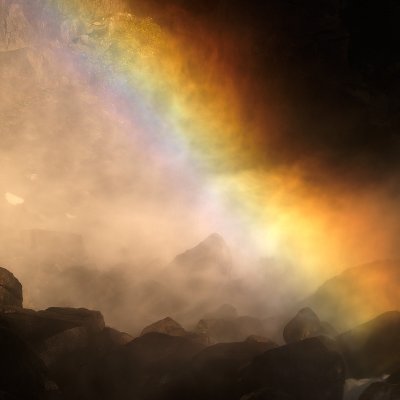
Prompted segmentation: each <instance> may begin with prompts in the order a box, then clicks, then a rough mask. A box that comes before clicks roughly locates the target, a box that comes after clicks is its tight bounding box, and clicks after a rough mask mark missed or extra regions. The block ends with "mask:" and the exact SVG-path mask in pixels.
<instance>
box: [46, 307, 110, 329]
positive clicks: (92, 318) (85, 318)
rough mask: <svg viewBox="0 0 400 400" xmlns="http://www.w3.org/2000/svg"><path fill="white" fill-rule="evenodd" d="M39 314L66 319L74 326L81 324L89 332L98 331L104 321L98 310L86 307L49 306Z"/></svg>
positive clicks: (103, 325)
mask: <svg viewBox="0 0 400 400" xmlns="http://www.w3.org/2000/svg"><path fill="white" fill-rule="evenodd" d="M38 314H39V315H40V316H46V318H54V319H57V320H59V321H66V322H69V323H71V324H74V326H83V327H85V328H87V329H88V330H89V331H90V332H99V331H101V330H103V329H104V327H105V323H104V318H103V315H102V314H101V312H100V311H93V310H88V309H86V308H71V307H50V308H48V309H46V310H44V311H39V312H38Z"/></svg>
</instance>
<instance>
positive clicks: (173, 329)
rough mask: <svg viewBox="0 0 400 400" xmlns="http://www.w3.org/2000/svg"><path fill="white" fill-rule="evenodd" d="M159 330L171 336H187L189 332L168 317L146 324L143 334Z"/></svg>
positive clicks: (158, 331)
mask: <svg viewBox="0 0 400 400" xmlns="http://www.w3.org/2000/svg"><path fill="white" fill-rule="evenodd" d="M150 332H157V333H164V334H166V335H171V336H186V335H187V332H186V331H185V329H183V328H182V327H181V326H180V325H179V324H178V323H177V322H176V321H174V320H173V319H172V318H170V317H167V318H164V319H162V320H160V321H157V322H154V323H153V324H151V325H149V326H146V327H145V328H144V329H143V330H142V333H141V336H143V335H145V334H146V333H150Z"/></svg>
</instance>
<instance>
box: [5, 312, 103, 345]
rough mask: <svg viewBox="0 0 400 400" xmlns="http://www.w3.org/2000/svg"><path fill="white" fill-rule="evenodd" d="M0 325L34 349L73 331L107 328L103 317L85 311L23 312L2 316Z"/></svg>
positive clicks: (91, 330) (88, 331)
mask: <svg viewBox="0 0 400 400" xmlns="http://www.w3.org/2000/svg"><path fill="white" fill-rule="evenodd" d="M0 321H1V322H2V323H3V324H5V325H6V326H7V327H8V328H9V329H11V330H12V331H14V332H16V333H17V334H18V335H19V336H20V337H21V338H23V339H24V340H25V341H26V342H28V343H29V344H31V345H32V346H33V347H34V348H37V347H40V346H41V344H42V343H44V342H45V341H46V340H47V339H48V338H51V337H53V336H55V335H58V334H60V333H62V332H65V331H68V330H71V329H74V328H82V330H84V331H86V332H87V333H88V334H92V333H96V332H100V331H102V330H103V328H104V319H103V316H102V315H101V313H100V312H98V311H92V310H87V309H84V308H77V309H74V308H58V307H52V308H48V309H47V310H43V311H33V310H28V309H20V310H14V311H12V312H7V313H3V314H0Z"/></svg>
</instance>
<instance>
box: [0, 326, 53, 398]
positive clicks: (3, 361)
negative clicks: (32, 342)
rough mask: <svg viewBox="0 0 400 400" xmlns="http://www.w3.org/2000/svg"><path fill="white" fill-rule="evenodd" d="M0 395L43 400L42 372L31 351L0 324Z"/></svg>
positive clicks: (43, 369) (42, 368) (43, 380)
mask: <svg viewBox="0 0 400 400" xmlns="http://www.w3.org/2000/svg"><path fill="white" fill-rule="evenodd" d="M0 351H1V357H0V371H1V373H0V393H1V394H0V396H3V397H0V398H4V399H18V400H19V399H32V400H36V399H38V400H39V399H43V398H44V396H45V391H46V371H45V367H44V365H43V363H42V362H41V361H40V359H39V358H38V357H37V356H36V355H35V354H34V352H33V351H32V350H31V349H30V348H29V347H28V346H27V345H26V344H25V343H24V342H23V341H22V340H21V339H20V338H19V337H18V336H17V335H16V334H15V333H14V332H12V331H10V330H9V329H7V328H5V327H3V326H1V327H0Z"/></svg>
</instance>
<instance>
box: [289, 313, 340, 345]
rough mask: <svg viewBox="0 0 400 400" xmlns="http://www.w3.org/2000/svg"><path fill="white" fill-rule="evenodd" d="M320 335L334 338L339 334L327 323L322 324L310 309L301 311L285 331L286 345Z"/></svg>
mask: <svg viewBox="0 0 400 400" xmlns="http://www.w3.org/2000/svg"><path fill="white" fill-rule="evenodd" d="M320 335H325V336H329V337H332V338H334V337H335V336H336V335H337V332H336V331H335V330H334V329H333V328H332V327H331V326H330V325H329V324H328V323H327V322H321V321H320V319H319V318H318V315H317V314H315V312H314V311H313V310H311V308H308V307H307V308H303V309H301V310H300V311H299V312H298V313H297V315H296V316H295V317H294V318H293V319H292V320H290V321H289V322H288V324H287V325H286V326H285V328H284V329H283V337H284V339H285V342H286V343H292V342H297V341H299V340H303V339H306V338H308V337H314V336H320Z"/></svg>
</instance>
